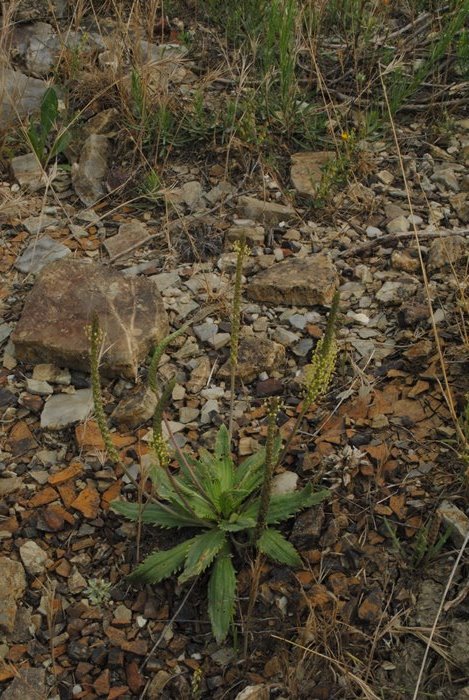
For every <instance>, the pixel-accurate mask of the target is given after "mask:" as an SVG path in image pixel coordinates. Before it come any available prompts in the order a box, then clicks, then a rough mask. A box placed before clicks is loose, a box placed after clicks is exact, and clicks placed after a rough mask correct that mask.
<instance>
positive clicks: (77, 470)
mask: <svg viewBox="0 0 469 700" xmlns="http://www.w3.org/2000/svg"><path fill="white" fill-rule="evenodd" d="M82 471H83V464H81V463H80V462H72V464H71V465H70V466H69V467H66V468H65V469H61V470H60V471H59V472H56V473H55V474H51V475H50V477H49V479H48V482H49V484H52V485H54V484H63V483H64V482H65V481H69V480H70V479H74V478H75V477H76V476H78V475H79V474H81V473H82Z"/></svg>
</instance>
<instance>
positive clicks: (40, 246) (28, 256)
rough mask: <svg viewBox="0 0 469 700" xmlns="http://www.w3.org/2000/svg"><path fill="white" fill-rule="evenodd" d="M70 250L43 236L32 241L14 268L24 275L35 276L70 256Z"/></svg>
mask: <svg viewBox="0 0 469 700" xmlns="http://www.w3.org/2000/svg"><path fill="white" fill-rule="evenodd" d="M70 253H71V250H70V248H67V246H65V245H62V244H61V243H57V241H54V239H53V238H49V236H43V238H40V239H39V240H33V241H31V243H30V244H29V245H28V247H27V248H26V250H25V251H24V252H23V253H22V254H21V256H20V257H19V258H18V260H17V261H16V263H15V267H16V269H17V270H19V271H20V272H24V273H25V274H28V273H33V274H34V275H35V274H37V273H38V272H39V271H40V270H42V268H43V267H45V266H46V265H48V264H49V263H51V262H53V261H54V260H59V259H60V258H64V257H65V256H66V255H70Z"/></svg>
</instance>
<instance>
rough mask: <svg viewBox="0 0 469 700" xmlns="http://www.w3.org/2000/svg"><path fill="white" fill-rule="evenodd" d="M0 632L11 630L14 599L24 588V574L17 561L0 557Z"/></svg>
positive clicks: (17, 597)
mask: <svg viewBox="0 0 469 700" xmlns="http://www.w3.org/2000/svg"><path fill="white" fill-rule="evenodd" d="M0 571H1V572H2V575H1V577H0V632H13V628H14V626H15V617H16V601H17V600H18V599H19V598H21V596H22V595H23V593H24V591H25V588H26V576H25V573H24V569H23V566H22V564H21V563H20V562H19V561H14V560H13V559H8V557H0Z"/></svg>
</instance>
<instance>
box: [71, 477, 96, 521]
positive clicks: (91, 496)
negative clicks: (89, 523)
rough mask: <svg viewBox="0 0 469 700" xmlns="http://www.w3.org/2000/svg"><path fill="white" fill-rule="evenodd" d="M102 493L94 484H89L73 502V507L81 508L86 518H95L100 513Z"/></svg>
mask: <svg viewBox="0 0 469 700" xmlns="http://www.w3.org/2000/svg"><path fill="white" fill-rule="evenodd" d="M100 501H101V498H100V495H99V493H98V491H97V490H96V489H95V487H94V486H92V485H91V484H89V485H88V486H86V487H85V488H84V489H83V491H81V492H80V493H79V495H78V496H77V498H75V500H74V501H73V503H71V506H72V508H75V510H79V511H80V513H82V515H84V516H85V518H88V519H90V520H93V519H94V518H96V516H97V515H98V511H99V503H100Z"/></svg>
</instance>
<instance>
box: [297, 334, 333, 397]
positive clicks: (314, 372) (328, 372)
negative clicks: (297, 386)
mask: <svg viewBox="0 0 469 700" xmlns="http://www.w3.org/2000/svg"><path fill="white" fill-rule="evenodd" d="M336 358H337V343H336V341H335V338H331V339H330V340H329V342H328V343H326V342H325V338H321V340H319V342H318V344H317V346H316V350H315V352H314V354H313V357H312V358H311V362H310V364H309V365H308V366H307V368H306V371H305V400H306V402H307V403H308V405H309V404H312V403H314V402H315V401H316V399H318V398H319V397H320V396H322V395H323V394H325V393H326V391H327V389H328V388H329V384H330V382H331V379H332V375H333V373H334V369H335V363H336Z"/></svg>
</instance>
